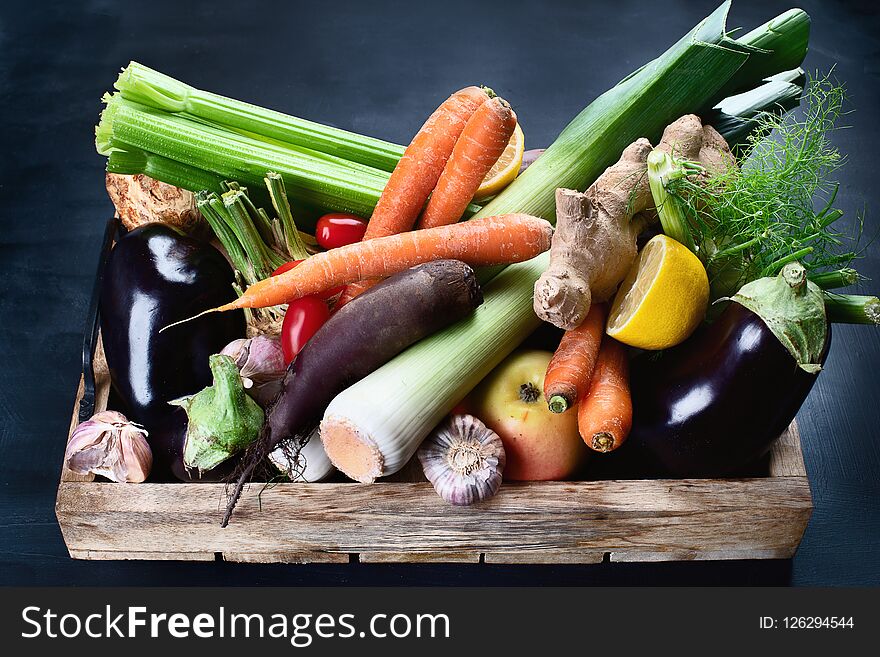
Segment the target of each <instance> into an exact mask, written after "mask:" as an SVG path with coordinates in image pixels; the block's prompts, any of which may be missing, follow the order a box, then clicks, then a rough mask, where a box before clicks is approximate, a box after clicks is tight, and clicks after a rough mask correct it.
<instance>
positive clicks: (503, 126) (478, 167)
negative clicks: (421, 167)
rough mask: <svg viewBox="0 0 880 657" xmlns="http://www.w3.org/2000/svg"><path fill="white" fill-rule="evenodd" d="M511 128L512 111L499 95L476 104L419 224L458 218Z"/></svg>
mask: <svg viewBox="0 0 880 657" xmlns="http://www.w3.org/2000/svg"><path fill="white" fill-rule="evenodd" d="M515 129H516V114H515V113H514V111H513V110H512V109H510V105H508V104H507V101H505V100H504V99H503V98H498V97H497V96H496V97H495V98H492V99H491V100H488V101H486V102H485V103H483V104H482V105H480V106H479V107H478V108H477V111H476V112H474V115H473V116H472V117H471V118H470V120H469V121H468V122H467V125H465V127H464V130H462V132H461V136H460V137H459V138H458V141H457V142H455V148H454V149H453V150H452V156H451V157H450V158H449V161H448V162H447V163H446V166H445V167H444V169H443V173H442V174H441V175H440V180H438V181H437V186H436V187H435V188H434V191H433V193H432V194H431V198H430V200H429V201H428V206H427V207H426V208H425V211H424V213H422V218H421V219H420V220H419V223H418V227H419V228H433V227H435V226H445V225H447V224H452V223H455V222H456V221H458V220H459V219H461V215H462V214H463V213H464V211H465V208H467V205H468V203H470V202H471V199H472V198H473V197H474V194H475V193H476V191H477V189H479V187H480V183H482V182H483V179H484V178H485V177H486V174H487V173H489V169H491V168H492V166H493V165H494V164H495V162H497V161H498V158H499V157H501V153H503V152H504V149H505V148H506V147H507V144H508V142H509V141H510V137H511V135H513V131H514V130H515Z"/></svg>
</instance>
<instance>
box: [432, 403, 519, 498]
mask: <svg viewBox="0 0 880 657" xmlns="http://www.w3.org/2000/svg"><path fill="white" fill-rule="evenodd" d="M418 457H419V461H420V462H421V464H422V469H423V470H424V472H425V476H426V477H427V478H428V481H430V482H431V483H432V484H433V486H434V490H436V491H437V494H438V495H439V496H440V497H442V498H443V499H444V500H446V501H447V502H449V503H450V504H455V505H461V506H463V505H468V504H473V503H475V502H479V501H481V500H485V499H488V498H490V497H492V496H493V495H495V493H497V492H498V489H499V488H500V487H501V474H502V472H503V471H504V463H505V460H506V458H505V454H504V445H503V444H502V443H501V439H500V438H499V437H498V434H496V433H495V432H494V431H492V430H491V429H489V428H488V427H487V426H486V425H485V424H483V423H482V422H481V421H480V420H478V419H477V418H475V417H474V416H473V415H452V416H450V417H449V418H447V419H446V420H445V421H444V422H443V423H442V424H441V425H440V426H438V427H437V429H436V430H435V431H434V433H433V434H432V435H431V436H429V437H428V438H427V439H426V440H425V441H424V442H423V443H422V445H421V447H419V451H418Z"/></svg>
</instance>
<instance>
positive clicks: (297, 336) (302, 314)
mask: <svg viewBox="0 0 880 657" xmlns="http://www.w3.org/2000/svg"><path fill="white" fill-rule="evenodd" d="M329 317H330V309H329V308H327V304H326V303H325V302H324V300H323V299H321V298H320V297H318V296H316V295H312V296H308V297H302V298H301V299H296V300H295V301H291V302H290V304H288V306H287V314H285V315H284V323H283V324H282V325H281V351H282V352H283V353H284V362H285V363H287V364H289V363H290V361H292V360H293V359H294V358H295V357H296V355H297V354H298V353H299V352H300V350H302V348H303V347H304V346H305V344H306V342H308V341H309V340H310V339H311V337H312V336H313V335H314V334H315V333H316V332H317V330H318V329H319V328H321V327H322V326H323V325H324V322H326V321H327V319H329Z"/></svg>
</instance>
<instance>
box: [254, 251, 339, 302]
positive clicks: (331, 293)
mask: <svg viewBox="0 0 880 657" xmlns="http://www.w3.org/2000/svg"><path fill="white" fill-rule="evenodd" d="M301 262H302V260H291V261H290V262H285V263H284V264H283V265H281V266H280V267H279V268H278V269H276V270H275V271H273V272H272V276H277V275H278V274H283V273H284V272H286V271H290V270H291V269H293V268H294V267H296V266H297V265H298V264H299V263H301ZM344 289H345V286H344V285H340V286H338V287H332V288H330V289H329V290H325V291H324V292H320V293H318V294H316V295H315V296H318V297H321V298H322V299H324V300H325V301H328V300H330V299H332V298H333V297H336V296H338V295H339V294H341V293H342V290H344Z"/></svg>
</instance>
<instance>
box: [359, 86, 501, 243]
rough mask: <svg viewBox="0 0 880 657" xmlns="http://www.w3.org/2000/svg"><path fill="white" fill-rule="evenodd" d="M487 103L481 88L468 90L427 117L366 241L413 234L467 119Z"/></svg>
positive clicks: (375, 214)
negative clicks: (412, 231)
mask: <svg viewBox="0 0 880 657" xmlns="http://www.w3.org/2000/svg"><path fill="white" fill-rule="evenodd" d="M488 99H489V96H488V95H487V94H486V92H485V91H483V90H482V89H480V88H479V87H466V88H464V89H462V90H461V91H457V92H455V93H454V94H452V95H451V96H450V97H449V98H448V99H447V100H445V101H444V102H443V103H442V104H441V105H440V107H438V108H437V109H436V110H435V111H434V113H433V114H431V116H430V117H428V120H427V121H425V124H424V125H423V126H422V127H421V129H420V130H419V131H418V132H417V133H416V136H415V137H413V140H412V141H411V142H410V144H409V146H407V147H406V150H405V151H404V153H403V156H402V157H401V158H400V161H399V162H398V163H397V166H395V167H394V171H393V172H392V173H391V177H390V178H389V179H388V182H387V183H386V184H385V189H384V190H382V196H380V197H379V202H378V203H377V204H376V209H375V210H373V214H372V216H371V217H370V221H369V223H367V232H366V233H365V234H364V239H365V240H370V239H374V238H376V237H386V236H388V235H395V234H397V233H402V232H404V231H407V230H412V227H413V225H414V224H415V222H416V219H417V218H418V216H419V213H420V212H421V211H422V208H423V207H424V205H425V201H427V200H428V195H429V194H430V193H431V190H433V189H434V187H435V186H436V185H437V181H438V180H439V179H440V174H441V173H443V167H445V166H446V161H447V160H448V159H449V156H450V155H451V154H452V149H453V148H454V147H455V142H456V141H457V140H458V137H459V135H460V134H461V132H462V130H464V127H465V125H466V124H467V122H468V119H470V118H471V116H472V115H473V113H474V112H475V111H476V110H477V108H478V107H479V106H480V105H482V104H483V103H484V102H486V101H487V100H488Z"/></svg>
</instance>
